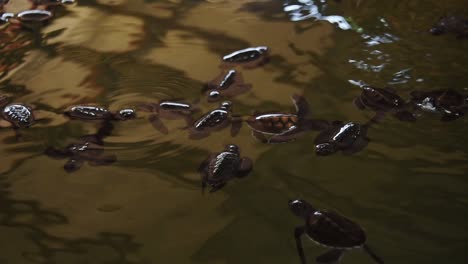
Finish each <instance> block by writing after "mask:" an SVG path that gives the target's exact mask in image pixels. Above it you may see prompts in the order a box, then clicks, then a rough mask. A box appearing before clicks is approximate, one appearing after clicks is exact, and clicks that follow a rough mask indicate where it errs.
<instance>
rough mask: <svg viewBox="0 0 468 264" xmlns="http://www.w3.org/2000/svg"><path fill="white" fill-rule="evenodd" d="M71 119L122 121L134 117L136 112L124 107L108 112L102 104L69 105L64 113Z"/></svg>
mask: <svg viewBox="0 0 468 264" xmlns="http://www.w3.org/2000/svg"><path fill="white" fill-rule="evenodd" d="M64 114H65V115H66V116H68V117H69V118H71V119H78V120H88V121H92V120H101V121H107V120H118V121H124V120H129V119H134V118H135V117H136V112H135V110H134V109H132V108H124V109H121V110H119V111H117V112H115V113H114V112H110V111H109V110H108V109H107V108H105V107H102V106H94V105H75V106H72V107H70V109H68V110H66V111H65V113H64Z"/></svg>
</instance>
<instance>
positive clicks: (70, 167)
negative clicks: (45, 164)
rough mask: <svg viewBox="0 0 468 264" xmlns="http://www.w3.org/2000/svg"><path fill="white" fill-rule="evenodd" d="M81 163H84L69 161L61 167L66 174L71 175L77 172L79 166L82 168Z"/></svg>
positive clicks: (75, 160) (74, 160)
mask: <svg viewBox="0 0 468 264" xmlns="http://www.w3.org/2000/svg"><path fill="white" fill-rule="evenodd" d="M83 163H84V161H83V160H81V159H70V160H69V161H67V163H65V165H63V169H64V170H65V171H66V172H68V173H72V172H74V171H77V170H79V169H80V168H81V166H83Z"/></svg>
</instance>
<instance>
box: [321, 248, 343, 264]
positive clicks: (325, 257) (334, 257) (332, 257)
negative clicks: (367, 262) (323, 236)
mask: <svg viewBox="0 0 468 264" xmlns="http://www.w3.org/2000/svg"><path fill="white" fill-rule="evenodd" d="M343 252H344V250H342V249H332V250H330V251H327V252H326V253H325V254H322V255H320V256H318V257H317V258H316V259H315V260H316V261H317V263H326V264H329V263H330V264H331V263H338V262H339V261H340V259H341V257H342V256H343Z"/></svg>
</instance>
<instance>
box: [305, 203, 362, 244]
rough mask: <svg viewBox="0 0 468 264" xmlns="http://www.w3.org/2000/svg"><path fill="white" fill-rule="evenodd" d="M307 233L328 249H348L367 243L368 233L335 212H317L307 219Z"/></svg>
mask: <svg viewBox="0 0 468 264" xmlns="http://www.w3.org/2000/svg"><path fill="white" fill-rule="evenodd" d="M306 233H307V235H308V236H309V237H310V239H312V240H313V241H315V242H317V243H319V244H321V245H323V246H327V247H333V248H342V249H348V248H353V247H360V246H362V245H363V244H364V243H365V242H366V233H365V231H364V230H363V229H362V228H361V226H359V225H358V224H356V223H354V222H353V221H351V220H350V219H348V218H346V217H344V216H342V215H339V214H338V213H336V212H333V211H315V212H314V213H312V214H310V215H309V216H308V217H307V219H306Z"/></svg>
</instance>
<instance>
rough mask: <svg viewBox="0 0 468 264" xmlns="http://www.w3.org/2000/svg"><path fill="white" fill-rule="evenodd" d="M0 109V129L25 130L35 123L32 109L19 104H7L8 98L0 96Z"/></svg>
mask: <svg viewBox="0 0 468 264" xmlns="http://www.w3.org/2000/svg"><path fill="white" fill-rule="evenodd" d="M0 107H1V108H2V116H1V118H2V119H3V120H2V121H4V122H1V121H0V127H13V128H15V129H17V128H27V127H30V126H31V125H32V124H34V122H35V117H34V113H33V109H32V108H31V107H30V106H27V105H25V104H21V103H11V104H8V97H6V96H0Z"/></svg>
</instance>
